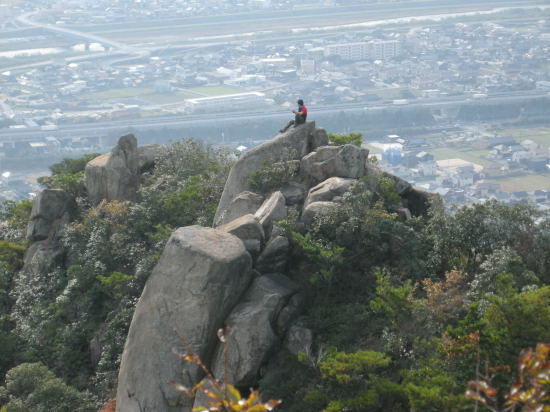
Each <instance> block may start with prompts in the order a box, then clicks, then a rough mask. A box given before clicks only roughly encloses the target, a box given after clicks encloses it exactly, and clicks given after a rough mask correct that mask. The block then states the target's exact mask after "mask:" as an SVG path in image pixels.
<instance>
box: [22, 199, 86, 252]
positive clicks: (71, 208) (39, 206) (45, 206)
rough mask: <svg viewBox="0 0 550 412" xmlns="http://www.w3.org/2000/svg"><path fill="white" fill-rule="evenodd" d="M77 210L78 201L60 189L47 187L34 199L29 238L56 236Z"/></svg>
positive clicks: (38, 238) (32, 239) (28, 228)
mask: <svg viewBox="0 0 550 412" xmlns="http://www.w3.org/2000/svg"><path fill="white" fill-rule="evenodd" d="M75 211H76V202H75V200H74V198H73V197H72V196H71V195H69V194H68V193H67V192H65V191H63V190H60V189H45V190H43V191H42V192H40V193H39V194H38V195H37V196H36V197H35V198H34V200H33V203H32V211H31V222H30V224H29V225H28V227H27V238H28V239H29V240H31V241H36V240H44V239H47V238H48V237H49V238H54V237H56V234H57V233H58V232H59V231H60V230H61V229H62V228H63V226H64V225H66V224H67V223H68V222H69V220H70V219H71V217H72V215H73V214H74V213H75Z"/></svg>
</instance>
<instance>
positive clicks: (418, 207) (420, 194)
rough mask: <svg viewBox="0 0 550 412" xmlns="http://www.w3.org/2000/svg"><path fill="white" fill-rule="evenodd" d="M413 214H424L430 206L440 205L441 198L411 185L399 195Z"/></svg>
mask: <svg viewBox="0 0 550 412" xmlns="http://www.w3.org/2000/svg"><path fill="white" fill-rule="evenodd" d="M401 197H402V198H403V199H404V200H405V202H406V204H407V208H408V209H409V210H410V213H411V214H412V215H413V216H425V215H427V214H428V211H429V210H430V208H431V207H436V208H437V207H442V203H441V198H440V197H439V196H438V195H437V194H435V193H431V192H428V191H427V190H425V189H422V188H421V187H416V186H412V187H410V188H409V190H407V191H406V192H405V193H403V194H402V195H401Z"/></svg>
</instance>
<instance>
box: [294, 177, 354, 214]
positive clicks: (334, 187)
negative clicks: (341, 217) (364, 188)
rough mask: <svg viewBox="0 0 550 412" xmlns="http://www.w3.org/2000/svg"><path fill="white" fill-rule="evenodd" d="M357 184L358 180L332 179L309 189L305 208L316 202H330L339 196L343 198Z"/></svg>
mask: <svg viewBox="0 0 550 412" xmlns="http://www.w3.org/2000/svg"><path fill="white" fill-rule="evenodd" d="M356 182H357V180H356V179H346V178H343V177H331V178H328V179H327V180H325V181H324V182H321V183H319V184H318V185H317V186H315V187H312V188H311V189H309V192H308V195H307V198H306V201H305V203H304V207H307V205H309V204H311V203H314V202H329V201H331V200H332V199H334V198H335V197H337V196H342V195H343V194H344V193H346V192H347V191H348V190H350V189H351V187H352V186H353V185H354V184H355V183H356Z"/></svg>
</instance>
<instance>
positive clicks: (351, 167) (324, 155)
mask: <svg viewBox="0 0 550 412" xmlns="http://www.w3.org/2000/svg"><path fill="white" fill-rule="evenodd" d="M368 154H369V151H368V150H367V149H362V148H359V147H357V146H354V145H351V144H346V145H343V146H321V147H319V148H318V149H317V150H316V151H314V152H312V153H310V154H308V155H307V156H305V157H304V158H303V159H302V162H301V165H300V172H301V173H302V175H303V176H304V177H306V178H309V179H310V180H311V181H312V182H313V183H317V182H320V181H323V180H326V179H328V178H329V177H351V178H359V177H362V176H364V175H365V171H366V161H367V158H368Z"/></svg>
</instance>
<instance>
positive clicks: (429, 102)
mask: <svg viewBox="0 0 550 412" xmlns="http://www.w3.org/2000/svg"><path fill="white" fill-rule="evenodd" d="M543 96H548V94H546V93H541V92H537V91H528V92H514V93H506V94H501V95H498V96H494V97H488V98H487V99H485V100H475V101H472V100H470V99H469V98H465V97H464V96H459V97H447V98H439V99H423V100H414V101H411V102H410V103H409V104H408V105H405V106H396V105H394V104H392V103H384V104H375V105H365V103H350V104H339V105H337V106H334V105H330V106H318V107H314V108H310V109H311V110H310V111H311V115H312V116H311V117H312V118H313V119H314V118H315V115H322V114H332V113H341V112H358V111H361V112H365V113H366V112H376V111H380V110H388V109H394V110H400V109H401V110H403V109H409V108H434V109H439V108H445V107H453V106H455V107H456V106H460V105H463V104H468V103H472V102H475V103H482V104H490V103H495V102H518V103H520V102H523V101H526V100H529V99H532V98H535V97H543ZM288 118H289V111H288V110H271V111H257V112H247V113H241V112H234V113H208V114H195V115H186V116H172V117H156V118H138V119H129V120H117V121H110V122H95V123H79V124H70V125H60V126H59V128H58V130H55V131H42V130H38V129H34V130H32V129H0V142H14V141H15V142H24V141H32V140H36V139H41V138H44V137H46V136H56V137H70V136H74V137H77V136H80V137H92V136H94V137H99V136H110V135H112V134H113V133H121V134H122V133H126V132H130V131H131V132H134V133H139V132H140V131H145V130H158V129H161V128H164V127H166V128H172V127H186V126H187V127H192V126H200V125H209V126H211V125H215V124H221V123H233V124H234V123H243V124H249V123H250V121H255V120H256V121H257V120H259V119H281V121H284V119H288Z"/></svg>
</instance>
